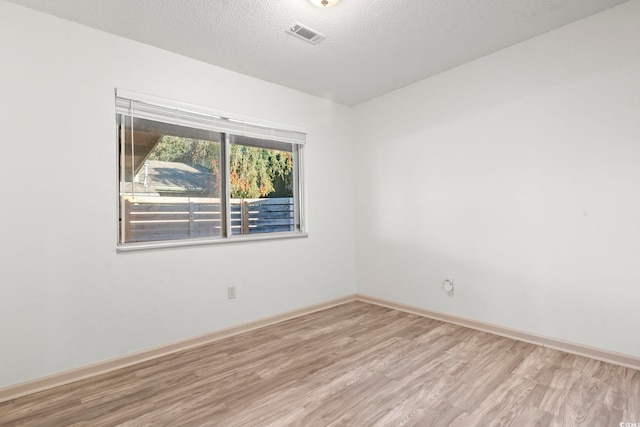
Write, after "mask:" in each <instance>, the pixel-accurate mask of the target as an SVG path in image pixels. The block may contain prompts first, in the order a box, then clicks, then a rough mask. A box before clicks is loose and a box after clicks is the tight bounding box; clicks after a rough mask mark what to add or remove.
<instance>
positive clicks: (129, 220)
mask: <svg viewBox="0 0 640 427" xmlns="http://www.w3.org/2000/svg"><path fill="white" fill-rule="evenodd" d="M116 110H117V114H116V119H117V120H116V122H117V126H118V132H117V135H118V176H119V186H118V188H119V194H120V203H119V215H118V224H119V227H118V236H119V244H121V245H126V244H129V243H143V242H168V241H171V240H188V239H231V238H234V236H248V235H250V234H254V235H255V234H265V233H280V234H284V233H292V232H300V231H302V225H301V224H302V220H303V218H302V215H301V213H302V209H303V206H302V203H301V196H300V194H301V191H302V185H301V177H302V176H303V174H302V173H301V164H302V162H301V158H302V146H303V144H304V139H305V136H304V134H302V133H300V132H296V131H287V130H283V129H275V128H271V127H265V126H260V125H253V124H251V123H247V122H242V121H237V120H231V119H225V118H220V117H217V116H207V115H202V114H196V113H191V112H188V111H182V110H179V109H166V108H164V107H162V106H157V105H150V104H142V103H136V102H134V101H131V100H126V99H121V98H116ZM289 141H291V142H289Z"/></svg>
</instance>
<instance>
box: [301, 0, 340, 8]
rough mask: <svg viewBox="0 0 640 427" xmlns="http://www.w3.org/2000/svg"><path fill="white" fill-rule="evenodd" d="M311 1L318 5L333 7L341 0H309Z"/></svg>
mask: <svg viewBox="0 0 640 427" xmlns="http://www.w3.org/2000/svg"><path fill="white" fill-rule="evenodd" d="M309 1H310V2H311V3H313V4H315V5H316V6H318V7H331V6H333V5H334V4H336V3H338V2H339V1H340V0H309Z"/></svg>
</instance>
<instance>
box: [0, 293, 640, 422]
mask: <svg viewBox="0 0 640 427" xmlns="http://www.w3.org/2000/svg"><path fill="white" fill-rule="evenodd" d="M621 422H624V423H640V371H636V370H633V369H628V368H623V367H619V366H615V365H611V364H607V363H603V362H599V361H595V360H591V359H587V358H584V357H579V356H574V355H570V354H566V353H562V352H560V351H555V350H550V349H547V348H543V347H539V346H535V345H532V344H527V343H523V342H519V341H514V340H511V339H508V338H502V337H498V336H494V335H490V334H487V333H484V332H478V331H474V330H471V329H467V328H463V327H459V326H455V325H451V324H447V323H442V322H439V321H435V320H430V319H425V318H422V317H418V316H415V315H411V314H407V313H403V312H399V311H395V310H391V309H387V308H383V307H379V306H375V305H371V304H367V303H363V302H353V303H348V304H344V305H341V306H338V307H334V308H331V309H328V310H324V311H321V312H318V313H314V314H310V315H307V316H303V317H300V318H297V319H293V320H289V321H285V322H282V323H279V324H276V325H272V326H268V327H265V328H262V329H258V330H255V331H252V332H249V333H245V334H242V335H238V336H235V337H232V338H228V339H225V340H222V341H219V342H216V343H213V344H210V345H206V346H202V347H199V348H197V349H194V350H190V351H186V352H182V353H178V354H174V355H170V356H165V357H162V358H160V359H156V360H154V361H149V362H145V363H142V364H138V365H135V366H132V367H129V368H126V369H122V370H119V371H116V372H113V373H110V374H106V375H102V376H100V377H96V378H92V379H89V380H84V381H80V382H77V383H74V384H70V385H66V386H62V387H58V388H56V389H52V390H48V391H45V392H41V393H37V394H33V395H30V396H26V397H23V398H19V399H16V400H13V401H9V402H5V403H3V404H0V425H1V426H25V425H26V426H47V427H49V426H92V427H93V426H224V427H234V426H270V427H279V426H302V427H314V426H322V427H325V426H332V427H333V426H366V427H368V426H465V427H467V426H518V427H520V426H590V427H591V426H598V427H599V426H615V427H617V426H619V425H620V423H621Z"/></svg>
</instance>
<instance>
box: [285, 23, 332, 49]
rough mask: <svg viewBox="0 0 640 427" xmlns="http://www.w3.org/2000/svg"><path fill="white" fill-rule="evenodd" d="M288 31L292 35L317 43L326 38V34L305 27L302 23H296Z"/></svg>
mask: <svg viewBox="0 0 640 427" xmlns="http://www.w3.org/2000/svg"><path fill="white" fill-rule="evenodd" d="M287 33H289V34H291V35H292V36H296V37H298V38H299V39H302V40H305V41H308V42H309V43H311V44H317V43H318V42H319V41H321V40H322V39H324V38H325V37H326V36H325V35H324V34H320V33H319V32H317V31H316V30H312V29H311V28H309V27H305V26H304V25H302V24H299V23H297V22H296V23H295V24H293V25H292V26H291V28H289V29H288V30H287Z"/></svg>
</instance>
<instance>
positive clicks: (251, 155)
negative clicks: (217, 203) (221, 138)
mask: <svg viewBox="0 0 640 427" xmlns="http://www.w3.org/2000/svg"><path fill="white" fill-rule="evenodd" d="M149 159H150V160H161V161H168V162H181V163H186V164H189V165H197V166H201V167H204V168H207V169H209V170H210V171H211V177H212V178H211V180H210V182H208V183H207V184H208V187H209V188H211V190H210V194H207V196H209V197H217V195H218V194H220V181H219V177H220V167H219V165H220V143H219V142H212V141H204V140H197V139H191V138H182V137H177V136H170V135H165V136H163V137H162V138H161V139H160V141H159V142H158V144H157V145H156V146H155V147H154V149H153V151H152V152H151V154H150V155H149ZM292 170H293V156H292V155H291V153H289V152H286V151H278V150H271V149H266V148H259V147H248V146H244V145H237V144H232V145H231V151H230V153H229V177H230V181H231V182H230V187H231V188H230V192H231V197H232V198H256V199H257V198H262V197H267V196H268V195H270V194H272V193H274V192H275V191H276V187H277V196H278V197H291V196H292V194H293V178H292Z"/></svg>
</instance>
